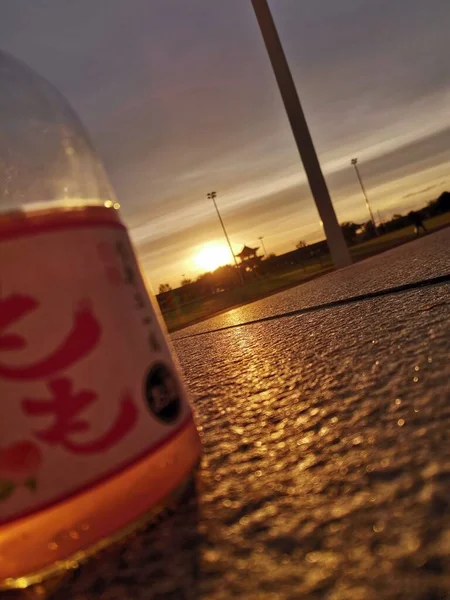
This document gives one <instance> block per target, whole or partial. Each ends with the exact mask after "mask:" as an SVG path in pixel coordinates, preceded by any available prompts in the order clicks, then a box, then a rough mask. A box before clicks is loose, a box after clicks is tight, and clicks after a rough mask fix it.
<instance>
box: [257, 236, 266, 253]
mask: <svg viewBox="0 0 450 600" xmlns="http://www.w3.org/2000/svg"><path fill="white" fill-rule="evenodd" d="M258 240H259V241H260V242H261V246H262V248H263V251H264V256H265V257H266V258H267V251H266V247H265V245H264V237H263V236H262V235H261V236H259V238H258Z"/></svg>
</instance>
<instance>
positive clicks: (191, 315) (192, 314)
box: [163, 213, 450, 331]
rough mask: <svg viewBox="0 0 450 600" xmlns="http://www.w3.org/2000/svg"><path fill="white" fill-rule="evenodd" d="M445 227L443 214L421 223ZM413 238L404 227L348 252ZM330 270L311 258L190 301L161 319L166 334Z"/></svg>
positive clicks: (327, 263)
mask: <svg viewBox="0 0 450 600" xmlns="http://www.w3.org/2000/svg"><path fill="white" fill-rule="evenodd" d="M448 225H450V213H445V214H443V215H439V216H438V217H433V218H432V219H429V220H428V221H425V226H426V228H427V229H428V231H436V230H437V229H441V228H443V227H446V226H448ZM415 237H416V236H415V232H414V227H413V226H410V227H405V228H404V229H400V230H399V231H394V232H392V233H387V234H385V235H382V236H380V237H377V238H374V239H372V240H369V241H367V242H363V243H362V244H357V245H356V246H352V247H351V249H350V252H351V254H352V257H353V259H354V260H355V261H358V260H362V259H364V258H367V257H369V256H372V255H374V254H378V253H380V252H384V251H385V250H389V249H390V248H394V247H395V246H399V245H400V244H404V243H405V242H409V241H411V240H413V239H415ZM332 268H333V265H332V262H331V258H329V257H325V258H323V259H322V263H320V262H319V261H318V259H314V260H311V261H310V262H308V263H305V265H304V267H303V268H301V267H296V268H295V269H293V270H291V271H283V272H281V273H275V274H271V275H270V276H267V277H262V278H261V279H256V280H254V281H251V282H249V283H247V284H246V285H245V286H243V287H240V288H236V289H233V290H229V291H227V292H223V293H222V294H217V295H216V296H211V297H210V298H206V299H202V300H194V301H193V302H190V303H189V304H185V305H184V306H180V307H178V308H176V309H174V310H171V311H168V312H166V313H164V315H163V316H164V320H165V322H166V325H167V328H168V329H169V331H176V330H178V329H181V328H183V327H186V326H187V325H190V324H193V323H196V322H198V321H201V320H203V319H205V318H207V317H210V316H212V315H214V314H217V313H220V312H222V311H224V310H227V309H230V308H233V307H235V306H240V305H242V304H247V303H248V302H252V301H253V300H258V299H261V298H265V297H266V296H269V295H271V294H273V293H275V292H279V291H281V290H283V289H288V288H290V287H293V286H295V285H298V284H301V283H304V282H305V281H308V280H310V279H312V278H314V277H317V276H318V275H322V274H324V273H326V272H328V271H330V270H332Z"/></svg>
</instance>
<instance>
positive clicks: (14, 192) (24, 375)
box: [0, 53, 201, 589]
mask: <svg viewBox="0 0 450 600" xmlns="http://www.w3.org/2000/svg"><path fill="white" fill-rule="evenodd" d="M0 183H1V187H0V589H3V588H13V587H26V586H28V585H30V584H33V583H36V582H38V581H41V580H42V579H43V578H45V577H46V576H50V575H53V574H55V573H57V572H58V571H59V570H62V569H66V568H68V567H71V566H74V565H75V564H77V563H78V562H79V561H80V560H81V559H83V558H85V557H86V556H88V555H89V554H90V553H93V552H95V551H96V550H98V549H99V548H100V547H102V546H104V545H106V544H109V543H110V542H111V541H113V540H115V539H117V538H118V537H120V536H122V535H124V534H126V533H127V532H128V531H130V530H132V529H133V528H134V527H136V526H137V525H138V524H139V523H141V522H142V521H143V519H146V518H148V516H149V513H152V512H153V511H155V510H158V509H159V508H160V507H161V506H163V505H164V504H165V503H166V502H167V501H168V498H170V497H171V495H172V494H173V493H174V491H175V490H177V489H179V488H180V486H182V484H183V482H185V481H186V480H187V479H189V475H190V473H191V472H192V470H193V468H194V467H195V465H196V464H197V462H198V460H199V457H200V451H201V448H200V441H199V437H198V434H197V430H196V428H195V424H194V421H193V418H192V412H191V409H190V406H189V402H188V400H187V396H186V392H185V389H184V386H183V383H182V381H181V379H180V375H179V369H178V367H177V366H176V364H175V360H174V356H173V353H172V352H171V350H170V347H169V343H168V340H167V335H166V334H165V332H164V328H163V326H162V325H161V319H160V317H159V316H158V311H157V309H156V308H155V303H154V301H153V300H152V299H151V298H150V297H149V294H148V292H147V290H146V287H145V284H144V282H143V278H142V275H141V273H140V271H139V267H138V265H137V262H136V259H135V255H134V252H133V248H132V246H131V244H130V241H129V238H128V235H127V232H126V229H125V227H124V226H123V224H122V222H121V220H120V217H119V213H118V210H117V209H118V208H119V205H118V203H117V200H116V198H115V197H114V194H113V192H112V190H111V187H110V185H109V183H108V179H107V177H106V175H105V172H104V170H103V167H102V165H101V163H100V161H99V159H98V157H97V155H96V154H95V152H94V150H93V148H92V145H91V143H90V141H89V139H88V137H87V135H86V133H85V131H84V129H83V127H82V125H81V124H80V122H79V120H78V118H77V116H76V115H75V114H74V112H73V111H72V109H71V108H70V107H69V105H68V104H67V102H66V100H65V99H64V98H63V97H62V95H61V94H60V93H59V92H58V91H57V90H56V89H55V88H54V87H53V86H52V85H50V84H49V83H48V82H46V81H45V80H44V79H42V78H41V77H40V76H39V75H37V74H36V73H35V72H33V71H32V70H31V69H29V68H28V67H27V66H26V65H24V64H22V63H20V62H19V61H17V60H15V59H13V58H12V57H10V56H9V55H6V54H3V53H1V54H0Z"/></svg>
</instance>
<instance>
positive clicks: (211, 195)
mask: <svg viewBox="0 0 450 600" xmlns="http://www.w3.org/2000/svg"><path fill="white" fill-rule="evenodd" d="M206 196H207V198H208V199H209V200H212V201H213V203H214V208H215V209H216V212H217V216H218V217H219V221H220V224H221V225H222V229H223V234H224V236H225V239H226V240H227V244H228V248H229V249H230V252H231V256H232V257H233V260H234V266H235V267H236V269H237V272H238V275H239V279H240V282H241V283H244V280H243V278H242V273H241V269H240V268H239V265H238V262H237V260H236V256H235V254H234V252H233V248H232V246H231V242H230V238H229V237H228V233H227V230H226V229H225V225H224V222H223V220H222V216H221V214H220V211H219V207H218V206H217V202H216V198H217V192H208V193H207V194H206Z"/></svg>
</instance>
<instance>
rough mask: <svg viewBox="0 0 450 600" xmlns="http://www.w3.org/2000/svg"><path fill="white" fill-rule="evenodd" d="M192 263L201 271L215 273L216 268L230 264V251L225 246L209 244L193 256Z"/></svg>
mask: <svg viewBox="0 0 450 600" xmlns="http://www.w3.org/2000/svg"><path fill="white" fill-rule="evenodd" d="M194 262H195V265H196V267H197V268H198V269H200V270H202V271H215V270H216V269H217V268H218V267H221V266H223V265H226V264H231V262H232V257H231V255H230V250H229V248H227V247H226V246H225V245H222V244H216V243H211V244H207V245H205V246H203V247H202V248H201V249H200V250H199V252H198V253H197V254H196V255H195V256H194Z"/></svg>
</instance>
